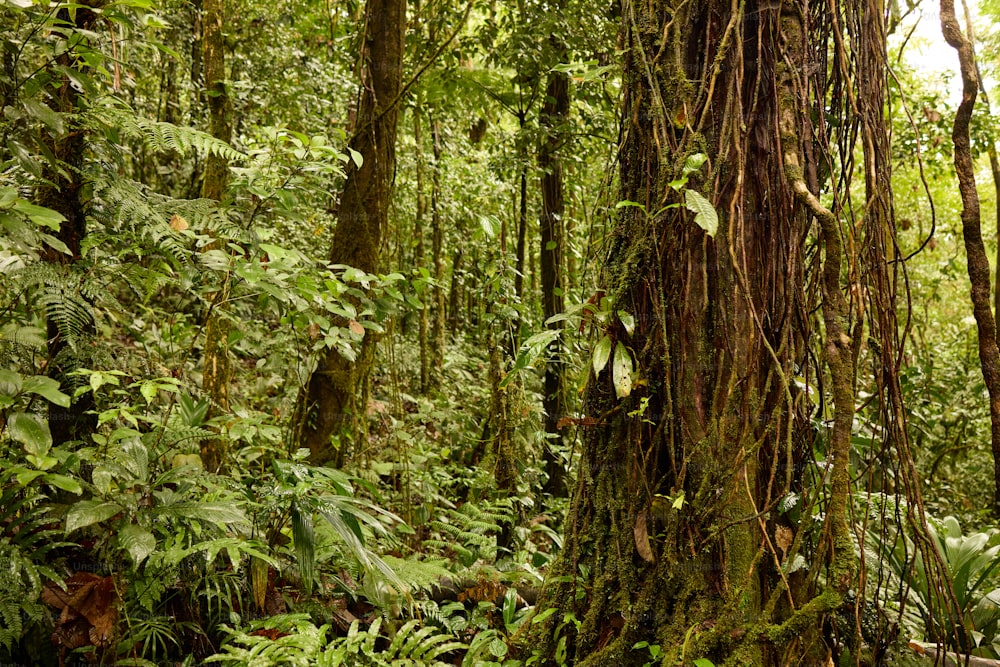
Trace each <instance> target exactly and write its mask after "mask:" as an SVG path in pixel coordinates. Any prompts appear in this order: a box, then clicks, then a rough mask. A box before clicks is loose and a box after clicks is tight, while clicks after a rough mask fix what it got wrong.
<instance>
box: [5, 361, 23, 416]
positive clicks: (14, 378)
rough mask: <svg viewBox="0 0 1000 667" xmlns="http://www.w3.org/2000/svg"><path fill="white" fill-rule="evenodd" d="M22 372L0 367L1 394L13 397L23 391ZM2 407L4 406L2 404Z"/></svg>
mask: <svg viewBox="0 0 1000 667" xmlns="http://www.w3.org/2000/svg"><path fill="white" fill-rule="evenodd" d="M21 384H22V383H21V374H20V373H15V372H14V371H8V370H6V369H0V396H6V397H8V398H10V399H13V398H14V397H15V396H17V395H18V394H20V393H21ZM0 407H3V406H2V405H0Z"/></svg>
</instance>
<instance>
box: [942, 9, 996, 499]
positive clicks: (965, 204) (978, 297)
mask: <svg viewBox="0 0 1000 667" xmlns="http://www.w3.org/2000/svg"><path fill="white" fill-rule="evenodd" d="M941 30H942V32H943V33H944V38H945V40H946V41H947V42H948V44H950V45H951V46H952V47H953V48H954V49H955V50H956V51H958V59H959V64H960V66H961V70H962V101H961V103H960V104H959V105H958V111H957V112H956V113H955V124H954V126H953V128H952V133H951V138H952V141H953V142H954V144H955V173H956V174H957V176H958V189H959V193H960V194H961V196H962V236H963V238H964V239H965V254H966V259H967V262H968V269H969V281H970V282H971V283H972V312H973V314H974V315H975V318H976V328H977V330H978V332H979V363H980V366H981V368H982V372H983V379H984V380H985V382H986V389H987V391H988V392H989V395H990V425H991V429H990V434H991V443H992V450H993V474H994V495H993V514H994V516H998V517H1000V347H998V346H997V323H996V318H995V317H994V315H993V311H992V309H991V299H990V293H991V284H990V260H989V258H988V257H987V256H986V246H985V245H984V243H983V232H982V225H981V221H980V208H979V192H978V191H977V189H976V174H975V165H974V164H973V160H972V145H971V144H972V142H971V140H970V137H969V124H970V122H971V121H972V112H973V110H974V109H975V106H976V96H977V95H978V94H979V76H978V74H977V67H976V60H975V54H974V52H973V50H972V43H971V42H970V41H969V40H968V39H967V38H966V37H965V35H964V34H963V33H962V29H961V27H960V26H959V24H958V19H957V18H956V16H955V3H954V0H941Z"/></svg>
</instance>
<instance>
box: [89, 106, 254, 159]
mask: <svg viewBox="0 0 1000 667" xmlns="http://www.w3.org/2000/svg"><path fill="white" fill-rule="evenodd" d="M88 116H89V118H88V119H87V120H88V124H91V125H103V126H105V127H112V128H115V129H117V130H118V131H119V132H120V133H121V134H123V135H124V136H126V137H129V138H131V139H136V140H139V141H141V142H143V144H144V145H145V146H146V147H147V148H148V149H149V150H152V151H155V152H157V153H172V152H176V153H180V154H181V155H187V154H189V153H197V154H199V155H208V154H212V155H218V156H220V157H224V158H226V159H228V160H240V159H243V158H245V157H246V156H245V155H244V154H243V153H241V152H240V151H238V150H236V149H235V148H233V147H232V146H230V145H229V144H228V143H226V142H225V141H222V140H221V139H216V138H215V137H213V136H212V135H211V134H208V133H207V132H202V131H201V130H196V129H194V128H193V127H186V126H184V125H174V124H173V123H167V122H163V121H156V120H151V119H149V118H143V117H142V116H139V115H137V114H136V113H135V112H134V111H132V110H131V109H128V108H125V107H94V108H93V109H92V110H91V112H90V113H89V114H88Z"/></svg>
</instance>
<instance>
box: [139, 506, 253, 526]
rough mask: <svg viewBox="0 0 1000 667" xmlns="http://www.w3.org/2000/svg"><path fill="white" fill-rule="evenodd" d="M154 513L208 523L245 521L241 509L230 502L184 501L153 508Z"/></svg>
mask: <svg viewBox="0 0 1000 667" xmlns="http://www.w3.org/2000/svg"><path fill="white" fill-rule="evenodd" d="M153 511H154V513H156V514H160V515H165V516H173V517H177V518H183V519H195V520H197V521H208V522H209V523H219V524H223V523H240V522H242V521H246V515H245V514H243V510H241V509H240V508H239V507H237V506H235V505H232V504H230V503H220V502H208V503H201V502H194V501H186V502H180V503H174V504H173V505H164V506H160V507H157V508H156V509H154V510H153Z"/></svg>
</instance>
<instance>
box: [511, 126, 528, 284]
mask: <svg viewBox="0 0 1000 667" xmlns="http://www.w3.org/2000/svg"><path fill="white" fill-rule="evenodd" d="M526 118H527V116H526V112H524V111H522V112H521V115H520V116H518V123H519V127H520V131H521V133H522V134H523V133H524V125H525V121H526ZM520 163H521V169H520V171H519V172H518V185H519V187H520V189H519V191H518V192H519V194H518V200H517V246H516V247H515V250H514V252H516V253H517V256H516V258H515V260H514V262H515V263H514V268H515V269H516V273H515V274H514V293H515V294H517V298H518V299H520V300H521V301H522V302H523V301H524V253H525V237H526V236H527V234H528V159H527V156H525V155H523V154H522V155H521V160H520Z"/></svg>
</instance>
